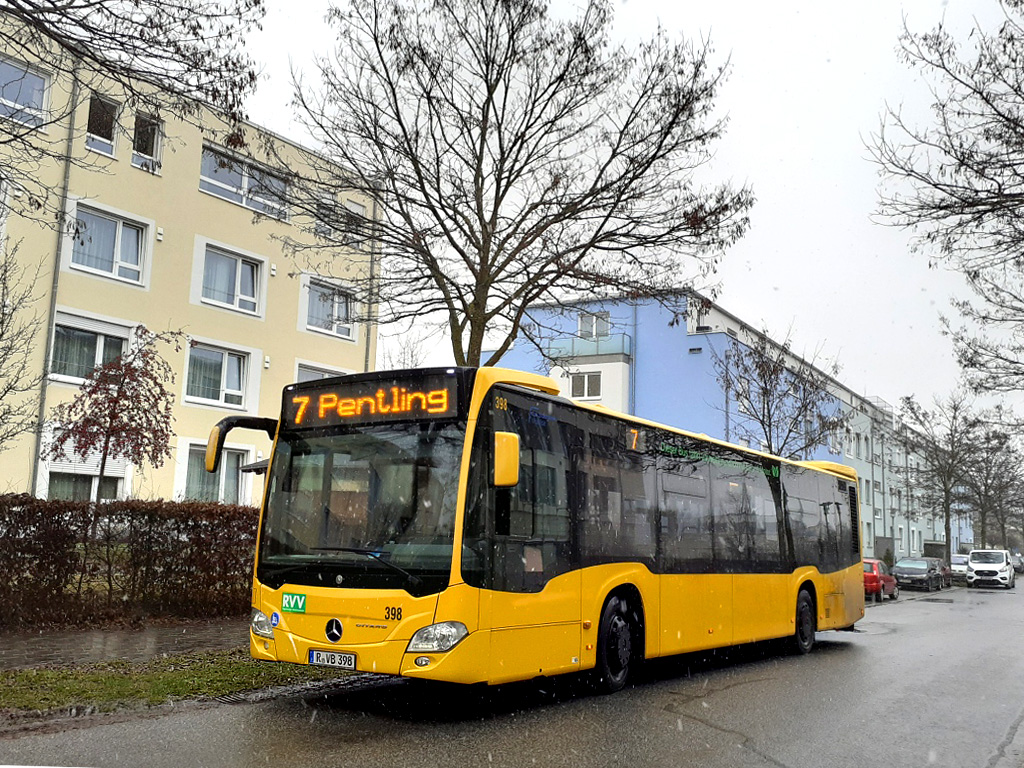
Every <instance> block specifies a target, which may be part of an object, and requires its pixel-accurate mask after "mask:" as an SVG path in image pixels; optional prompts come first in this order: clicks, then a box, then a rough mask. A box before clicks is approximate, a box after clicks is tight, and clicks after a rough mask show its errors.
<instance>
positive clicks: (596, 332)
mask: <svg viewBox="0 0 1024 768" xmlns="http://www.w3.org/2000/svg"><path fill="white" fill-rule="evenodd" d="M578 322H579V335H580V338H582V339H597V338H600V337H602V336H607V335H608V329H609V319H608V313H607V312H580V314H579V318H578Z"/></svg>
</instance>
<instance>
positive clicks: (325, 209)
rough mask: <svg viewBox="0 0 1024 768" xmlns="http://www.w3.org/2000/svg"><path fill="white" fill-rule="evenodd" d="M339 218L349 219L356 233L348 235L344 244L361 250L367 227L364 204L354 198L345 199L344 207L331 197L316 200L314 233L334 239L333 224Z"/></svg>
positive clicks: (334, 230) (364, 243)
mask: <svg viewBox="0 0 1024 768" xmlns="http://www.w3.org/2000/svg"><path fill="white" fill-rule="evenodd" d="M339 218H347V219H349V220H350V221H349V224H350V225H353V226H352V229H353V230H355V231H356V232H357V233H358V234H355V235H352V236H350V237H348V238H347V239H346V241H345V243H344V244H345V245H349V246H351V247H352V248H357V249H360V250H362V249H363V248H365V246H366V240H367V232H368V228H367V226H366V206H365V205H363V204H362V203H357V202H355V201H354V200H346V201H345V203H344V208H339V207H338V204H337V203H336V202H335V201H334V199H333V198H324V199H322V200H318V201H317V204H316V222H315V223H314V225H313V232H314V234H316V235H318V236H319V237H323V238H325V239H335V238H336V237H337V236H338V231H337V229H335V227H334V226H333V224H334V223H335V222H336V221H337V220H338V219H339Z"/></svg>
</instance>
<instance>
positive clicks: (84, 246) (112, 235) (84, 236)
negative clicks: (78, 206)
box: [71, 211, 117, 272]
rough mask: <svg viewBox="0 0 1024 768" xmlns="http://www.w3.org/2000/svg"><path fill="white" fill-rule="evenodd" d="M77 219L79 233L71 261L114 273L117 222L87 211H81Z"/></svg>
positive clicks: (76, 236) (76, 235)
mask: <svg viewBox="0 0 1024 768" xmlns="http://www.w3.org/2000/svg"><path fill="white" fill-rule="evenodd" d="M76 218H77V220H78V232H77V233H76V234H75V247H74V250H73V251H72V254H71V261H72V262H74V263H75V264H81V265H82V266H83V267H90V268H91V269H99V270H102V271H104V272H113V271H114V243H115V242H116V240H117V222H116V221H113V220H112V219H106V218H103V217H102V216H96V215H95V214H92V213H89V212H87V211H79V212H78V215H77V217H76Z"/></svg>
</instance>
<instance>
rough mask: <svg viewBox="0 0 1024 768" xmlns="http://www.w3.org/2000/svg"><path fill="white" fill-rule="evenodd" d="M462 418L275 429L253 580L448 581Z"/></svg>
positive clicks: (414, 586)
mask: <svg viewBox="0 0 1024 768" xmlns="http://www.w3.org/2000/svg"><path fill="white" fill-rule="evenodd" d="M464 436H465V424H462V423H452V422H448V423H444V422H438V421H433V422H417V423H404V424H379V425H372V426H364V427H361V428H359V429H358V430H343V429H317V430H313V431H306V432H303V431H298V430H296V431H293V432H285V433H283V434H282V435H281V436H280V438H279V439H278V442H277V447H276V452H275V454H274V459H273V462H272V469H271V478H270V490H269V495H268V498H267V508H266V514H265V515H264V524H263V531H262V535H261V539H260V551H259V559H258V564H257V576H258V578H259V580H260V581H261V582H263V583H265V584H267V585H269V586H271V587H274V588H278V587H280V585H282V584H284V583H293V584H307V585H314V586H342V585H344V586H345V587H356V588H370V589H374V588H376V589H385V588H386V589H393V588H402V589H405V590H407V591H408V592H410V593H412V594H431V593H433V592H438V591H440V590H442V589H444V588H445V587H446V586H447V585H448V580H449V574H450V570H451V559H452V545H453V541H454V529H455V498H456V493H457V490H458V486H459V482H458V481H459V462H460V459H461V456H462V445H463V441H464Z"/></svg>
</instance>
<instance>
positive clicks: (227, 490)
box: [221, 451, 243, 504]
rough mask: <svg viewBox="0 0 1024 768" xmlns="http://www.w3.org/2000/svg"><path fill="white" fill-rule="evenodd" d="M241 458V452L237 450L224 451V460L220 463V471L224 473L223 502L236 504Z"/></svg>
mask: <svg viewBox="0 0 1024 768" xmlns="http://www.w3.org/2000/svg"><path fill="white" fill-rule="evenodd" d="M242 459H243V454H242V453H241V452H239V451H226V452H225V454H224V462H223V463H222V464H221V472H223V473H224V498H223V499H221V501H223V502H224V503H225V504H238V498H239V494H240V492H241V488H242Z"/></svg>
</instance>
